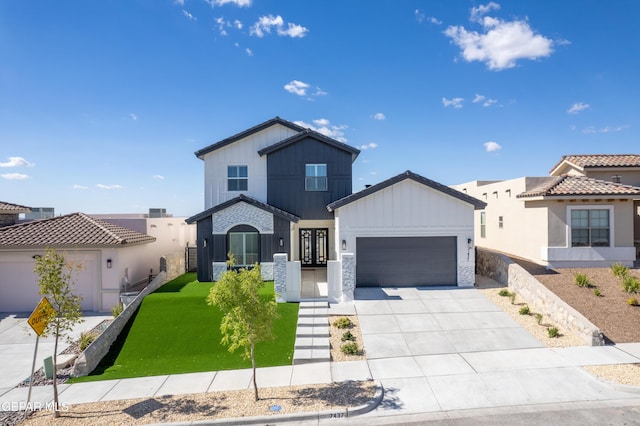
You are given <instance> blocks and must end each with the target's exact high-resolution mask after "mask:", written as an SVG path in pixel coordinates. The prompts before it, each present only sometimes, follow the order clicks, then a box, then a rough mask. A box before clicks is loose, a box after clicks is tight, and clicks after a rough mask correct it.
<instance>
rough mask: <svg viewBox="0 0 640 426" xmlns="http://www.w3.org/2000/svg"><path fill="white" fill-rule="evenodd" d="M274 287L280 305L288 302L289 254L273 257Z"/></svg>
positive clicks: (278, 254)
mask: <svg viewBox="0 0 640 426" xmlns="http://www.w3.org/2000/svg"><path fill="white" fill-rule="evenodd" d="M273 287H274V291H275V293H276V301H277V302H278V303H286V302H287V254H286V253H276V254H274V255H273Z"/></svg>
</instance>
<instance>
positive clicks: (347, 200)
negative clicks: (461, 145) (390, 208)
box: [327, 170, 487, 211]
mask: <svg viewBox="0 0 640 426" xmlns="http://www.w3.org/2000/svg"><path fill="white" fill-rule="evenodd" d="M405 179H411V180H413V181H415V182H417V183H421V184H423V185H425V186H428V187H430V188H432V189H435V190H437V191H440V192H443V193H445V194H447V195H450V196H452V197H454V198H457V199H459V200H461V201H464V202H465V203H469V204H472V205H473V206H474V207H475V209H483V208H485V207H486V206H487V203H485V202H483V201H480V200H478V199H477V198H474V197H471V196H470V195H467V194H464V193H462V192H460V191H456V190H455V189H453V188H450V187H448V186H446V185H443V184H441V183H438V182H436V181H434V180H431V179H427V178H426V177H424V176H420V175H419V174H416V173H413V172H412V171H411V170H407V171H406V172H404V173H400V174H399V175H397V176H394V177H392V178H390V179H387V180H385V181H382V182H380V183H377V184H375V185H372V186H370V187H369V188H366V189H363V190H362V191H360V192H356V193H355V194H351V195H348V196H346V197H344V198H341V199H340V200H338V201H334V202H333V203H331V204H329V205H328V206H327V209H328V210H329V211H333V210H335V209H338V208H340V207H342V206H344V205H346V204H349V203H352V202H354V201H356V200H359V199H361V198H364V197H366V196H368V195H371V194H373V193H375V192H378V191H380V190H382V189H385V188H388V187H390V186H391V185H395V184H396V183H398V182H402V181H403V180H405Z"/></svg>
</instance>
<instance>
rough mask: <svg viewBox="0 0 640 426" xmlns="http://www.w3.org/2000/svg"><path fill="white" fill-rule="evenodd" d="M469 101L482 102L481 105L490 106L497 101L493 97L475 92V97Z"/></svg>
mask: <svg viewBox="0 0 640 426" xmlns="http://www.w3.org/2000/svg"><path fill="white" fill-rule="evenodd" d="M471 102H473V103H474V104H477V103H480V102H482V106H483V107H490V106H491V105H493V104H495V103H497V102H498V101H497V100H495V99H489V98H487V97H486V96H484V95H479V94H477V93H476V97H475V98H473V100H472V101H471Z"/></svg>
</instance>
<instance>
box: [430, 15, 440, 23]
mask: <svg viewBox="0 0 640 426" xmlns="http://www.w3.org/2000/svg"><path fill="white" fill-rule="evenodd" d="M429 22H431V23H432V24H435V25H442V21H441V20H439V19H438V18H436V17H435V16H429Z"/></svg>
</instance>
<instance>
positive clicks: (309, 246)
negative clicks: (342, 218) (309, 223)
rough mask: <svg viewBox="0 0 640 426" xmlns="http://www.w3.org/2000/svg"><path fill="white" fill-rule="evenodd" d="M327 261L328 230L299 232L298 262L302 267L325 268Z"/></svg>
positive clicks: (303, 230) (304, 230)
mask: <svg viewBox="0 0 640 426" xmlns="http://www.w3.org/2000/svg"><path fill="white" fill-rule="evenodd" d="M327 260H329V229H328V228H311V229H301V230H300V262H301V263H302V266H327Z"/></svg>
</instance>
